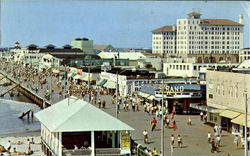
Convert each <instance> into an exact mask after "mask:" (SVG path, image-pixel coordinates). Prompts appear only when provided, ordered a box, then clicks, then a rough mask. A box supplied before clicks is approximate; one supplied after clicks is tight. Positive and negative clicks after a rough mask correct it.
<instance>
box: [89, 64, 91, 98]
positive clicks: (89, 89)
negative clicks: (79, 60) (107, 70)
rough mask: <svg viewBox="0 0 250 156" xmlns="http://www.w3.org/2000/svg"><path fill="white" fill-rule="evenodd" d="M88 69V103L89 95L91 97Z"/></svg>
mask: <svg viewBox="0 0 250 156" xmlns="http://www.w3.org/2000/svg"><path fill="white" fill-rule="evenodd" d="M89 75H90V68H89V67H88V92H89V96H88V100H89V102H90V95H91V91H90V82H89V81H90V80H89V79H90V76H89Z"/></svg>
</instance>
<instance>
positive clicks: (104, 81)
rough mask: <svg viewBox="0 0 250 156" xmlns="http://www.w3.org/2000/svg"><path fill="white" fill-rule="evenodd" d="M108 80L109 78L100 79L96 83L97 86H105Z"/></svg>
mask: <svg viewBox="0 0 250 156" xmlns="http://www.w3.org/2000/svg"><path fill="white" fill-rule="evenodd" d="M107 81H108V80H107V79H100V80H99V81H98V82H97V83H96V84H97V86H101V87H102V86H103V85H104V84H105V83H106V82H107Z"/></svg>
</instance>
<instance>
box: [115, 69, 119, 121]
mask: <svg viewBox="0 0 250 156" xmlns="http://www.w3.org/2000/svg"><path fill="white" fill-rule="evenodd" d="M115 94H116V98H115V105H116V109H115V110H116V113H115V117H116V118H117V119H118V71H117V72H116V90H115Z"/></svg>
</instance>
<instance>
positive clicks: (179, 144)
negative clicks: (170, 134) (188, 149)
mask: <svg viewBox="0 0 250 156" xmlns="http://www.w3.org/2000/svg"><path fill="white" fill-rule="evenodd" d="M177 141H178V147H179V148H182V137H181V135H178V138H177Z"/></svg>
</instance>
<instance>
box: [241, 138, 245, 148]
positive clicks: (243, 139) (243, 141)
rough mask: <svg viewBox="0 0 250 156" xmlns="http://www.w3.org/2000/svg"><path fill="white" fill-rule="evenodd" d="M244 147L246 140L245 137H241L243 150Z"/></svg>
mask: <svg viewBox="0 0 250 156" xmlns="http://www.w3.org/2000/svg"><path fill="white" fill-rule="evenodd" d="M244 147H245V138H244V136H242V137H241V148H243V149H244Z"/></svg>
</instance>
